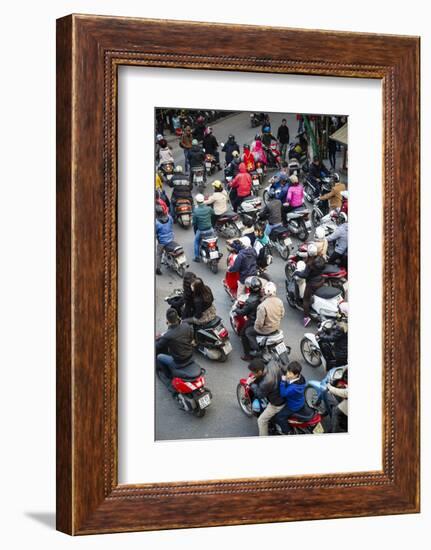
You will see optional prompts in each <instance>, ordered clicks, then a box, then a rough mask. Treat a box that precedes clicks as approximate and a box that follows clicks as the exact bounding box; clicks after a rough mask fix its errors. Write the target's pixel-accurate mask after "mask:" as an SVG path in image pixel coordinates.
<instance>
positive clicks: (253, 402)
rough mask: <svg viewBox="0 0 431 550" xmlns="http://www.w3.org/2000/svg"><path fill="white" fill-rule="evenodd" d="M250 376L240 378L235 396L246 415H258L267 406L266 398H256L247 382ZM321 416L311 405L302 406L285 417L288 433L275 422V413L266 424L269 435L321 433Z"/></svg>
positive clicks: (322, 430)
mask: <svg viewBox="0 0 431 550" xmlns="http://www.w3.org/2000/svg"><path fill="white" fill-rule="evenodd" d="M251 377H252V374H251V373H250V376H249V378H241V379H240V381H239V383H238V385H237V387H236V397H237V400H238V404H239V406H240V409H241V411H242V412H243V413H244V414H245V415H246V416H248V417H250V418H251V417H252V416H256V417H259V416H260V415H261V414H262V412H263V411H264V410H265V409H266V407H267V406H268V400H267V399H256V397H255V396H254V393H253V390H252V388H251V383H250V382H249V381H250V379H251ZM321 420H322V417H321V415H320V413H319V412H318V411H316V410H314V409H313V408H311V407H306V406H304V407H303V408H302V409H301V410H299V411H298V412H296V413H294V414H293V415H292V416H290V417H289V418H288V419H287V422H288V424H289V433H288V434H284V433H283V432H282V430H281V427H280V425H279V424H278V423H277V415H275V416H273V417H272V418H271V419H270V421H269V425H268V433H269V435H299V434H312V433H323V432H324V429H323V426H322V422H321Z"/></svg>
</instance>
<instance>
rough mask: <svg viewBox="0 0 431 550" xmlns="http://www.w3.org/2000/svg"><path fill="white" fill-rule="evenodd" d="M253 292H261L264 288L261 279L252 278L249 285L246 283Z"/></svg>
mask: <svg viewBox="0 0 431 550" xmlns="http://www.w3.org/2000/svg"><path fill="white" fill-rule="evenodd" d="M246 284H247V286H248V288H249V289H250V291H251V292H259V290H260V289H261V288H262V281H261V280H260V279H259V277H251V278H250V280H249V281H248V283H246Z"/></svg>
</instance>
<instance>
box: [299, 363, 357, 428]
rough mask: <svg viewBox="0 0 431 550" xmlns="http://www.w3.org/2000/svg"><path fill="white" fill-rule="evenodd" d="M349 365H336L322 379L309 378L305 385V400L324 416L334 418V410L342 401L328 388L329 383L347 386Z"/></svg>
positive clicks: (337, 386)
mask: <svg viewBox="0 0 431 550" xmlns="http://www.w3.org/2000/svg"><path fill="white" fill-rule="evenodd" d="M347 369H348V367H347V365H345V366H342V367H334V368H333V369H331V370H330V371H328V373H327V374H326V376H325V377H324V378H323V379H322V380H309V381H308V382H307V385H306V386H305V392H304V397H305V402H306V403H307V405H308V406H309V407H312V408H314V409H317V410H318V411H319V413H320V414H321V415H322V416H328V417H329V418H332V415H333V411H334V409H335V407H336V406H337V405H338V403H339V402H340V401H341V399H340V398H339V397H336V396H335V395H333V394H332V393H330V391H329V390H328V384H330V385H332V386H335V387H336V388H347V387H348V384H347Z"/></svg>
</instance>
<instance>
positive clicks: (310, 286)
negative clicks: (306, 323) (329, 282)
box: [302, 281, 323, 317]
mask: <svg viewBox="0 0 431 550" xmlns="http://www.w3.org/2000/svg"><path fill="white" fill-rule="evenodd" d="M321 286H323V281H320V282H318V283H314V282H307V284H306V286H305V290H304V299H303V302H302V303H303V307H304V315H305V316H306V317H310V304H311V297H312V296H313V294H314V293H315V292H316V290H317V289H318V288H320V287H321Z"/></svg>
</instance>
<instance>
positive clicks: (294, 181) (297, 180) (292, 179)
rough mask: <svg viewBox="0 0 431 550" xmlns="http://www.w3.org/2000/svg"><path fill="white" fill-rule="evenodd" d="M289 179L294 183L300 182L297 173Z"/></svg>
mask: <svg viewBox="0 0 431 550" xmlns="http://www.w3.org/2000/svg"><path fill="white" fill-rule="evenodd" d="M289 179H290V181H291V182H292V183H298V182H299V179H298V176H296V175H295V174H293V176H290V178H289Z"/></svg>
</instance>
